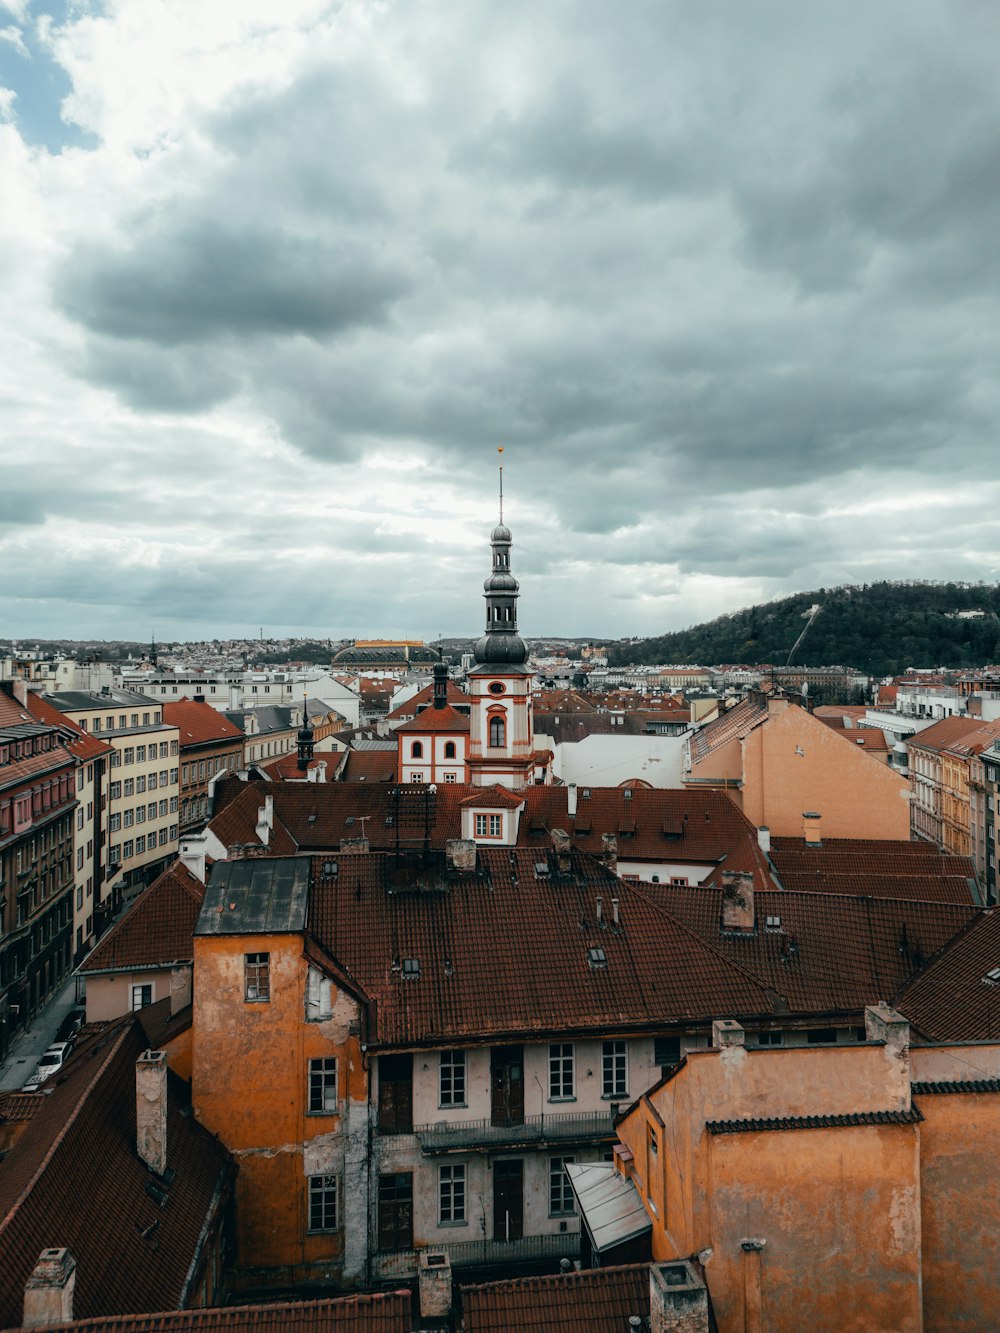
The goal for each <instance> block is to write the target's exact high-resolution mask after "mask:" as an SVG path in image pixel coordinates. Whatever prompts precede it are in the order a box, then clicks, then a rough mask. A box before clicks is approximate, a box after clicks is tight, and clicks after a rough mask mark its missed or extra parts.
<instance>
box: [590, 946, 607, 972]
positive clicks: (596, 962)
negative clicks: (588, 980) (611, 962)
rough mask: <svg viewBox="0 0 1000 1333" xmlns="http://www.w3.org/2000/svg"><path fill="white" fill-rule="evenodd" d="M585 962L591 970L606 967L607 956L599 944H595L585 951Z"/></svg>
mask: <svg viewBox="0 0 1000 1333" xmlns="http://www.w3.org/2000/svg"><path fill="white" fill-rule="evenodd" d="M587 962H588V963H589V964H590V966H591V967H593V968H598V967H607V965H608V955H607V954H606V953H605V952H604V950H603V949H602V948H601V946H600V945H599V944H595V945H593V946H592V947H591V948H589V949H588V950H587Z"/></svg>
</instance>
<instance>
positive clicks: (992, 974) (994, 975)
mask: <svg viewBox="0 0 1000 1333" xmlns="http://www.w3.org/2000/svg"><path fill="white" fill-rule="evenodd" d="M983 985H984V986H1000V967H991V968H990V970H989V971H988V972H987V973H986V975H985V977H983Z"/></svg>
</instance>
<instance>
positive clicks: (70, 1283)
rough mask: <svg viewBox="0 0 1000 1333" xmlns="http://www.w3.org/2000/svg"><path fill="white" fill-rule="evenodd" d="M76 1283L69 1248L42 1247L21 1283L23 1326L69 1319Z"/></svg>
mask: <svg viewBox="0 0 1000 1333" xmlns="http://www.w3.org/2000/svg"><path fill="white" fill-rule="evenodd" d="M75 1287H76V1260H75V1259H74V1258H73V1256H72V1255H71V1254H70V1252H69V1250H42V1252H41V1254H40V1255H39V1256H38V1263H37V1264H35V1267H34V1268H33V1269H32V1273H31V1276H30V1277H29V1278H28V1280H27V1282H26V1283H25V1284H24V1327H25V1328H50V1327H51V1326H52V1325H53V1324H68V1323H70V1321H71V1320H72V1318H73V1291H74V1288H75Z"/></svg>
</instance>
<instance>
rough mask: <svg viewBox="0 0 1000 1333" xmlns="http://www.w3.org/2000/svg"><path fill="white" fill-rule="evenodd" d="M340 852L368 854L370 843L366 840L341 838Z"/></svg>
mask: <svg viewBox="0 0 1000 1333" xmlns="http://www.w3.org/2000/svg"><path fill="white" fill-rule="evenodd" d="M340 850H341V851H342V852H370V851H371V843H370V842H369V841H368V839H367V838H341V840H340Z"/></svg>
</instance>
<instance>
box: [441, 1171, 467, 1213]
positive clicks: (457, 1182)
mask: <svg viewBox="0 0 1000 1333" xmlns="http://www.w3.org/2000/svg"><path fill="white" fill-rule="evenodd" d="M464 1224H465V1167H464V1166H442V1167H439V1168H438V1225H439V1226H442V1227H455V1226H463V1225H464Z"/></svg>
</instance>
